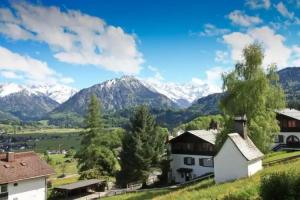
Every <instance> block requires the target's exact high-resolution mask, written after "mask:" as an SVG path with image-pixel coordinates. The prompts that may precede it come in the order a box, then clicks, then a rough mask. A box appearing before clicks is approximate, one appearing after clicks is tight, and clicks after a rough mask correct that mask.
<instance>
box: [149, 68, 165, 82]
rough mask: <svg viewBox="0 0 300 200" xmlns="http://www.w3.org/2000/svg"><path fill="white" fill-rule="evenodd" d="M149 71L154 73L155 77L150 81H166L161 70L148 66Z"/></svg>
mask: <svg viewBox="0 0 300 200" xmlns="http://www.w3.org/2000/svg"><path fill="white" fill-rule="evenodd" d="M148 69H149V70H150V71H152V72H154V76H153V77H150V78H149V79H152V80H157V81H162V80H164V77H163V76H162V74H161V73H160V71H159V69H158V68H156V67H153V66H151V65H149V66H148Z"/></svg>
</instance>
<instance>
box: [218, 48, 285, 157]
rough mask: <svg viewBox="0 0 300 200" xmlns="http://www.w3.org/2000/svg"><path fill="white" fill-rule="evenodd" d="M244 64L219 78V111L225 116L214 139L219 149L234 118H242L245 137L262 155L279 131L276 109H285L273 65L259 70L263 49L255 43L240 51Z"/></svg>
mask: <svg viewBox="0 0 300 200" xmlns="http://www.w3.org/2000/svg"><path fill="white" fill-rule="evenodd" d="M243 55H244V62H243V63H238V64H236V66H235V69H234V71H232V72H231V73H229V74H227V75H224V76H223V88H224V90H225V91H226V95H225V97H224V98H223V99H222V100H221V109H222V110H223V112H224V114H225V115H226V117H225V129H224V131H223V132H222V134H220V135H219V136H218V138H217V146H218V147H220V146H221V145H222V144H223V142H224V141H225V139H226V136H227V134H228V133H229V132H232V131H234V130H233V128H232V127H233V126H232V122H233V118H234V117H235V116H239V115H244V114H245V115H246V116H247V119H248V121H247V125H248V130H249V134H248V135H249V136H250V138H251V139H252V140H253V142H254V143H255V145H256V146H257V147H258V148H259V149H260V150H261V151H263V152H267V151H268V150H269V148H270V144H271V143H272V141H273V139H274V136H275V135H276V133H278V132H279V126H278V123H277V121H276V114H275V110H276V109H281V108H283V107H284V106H285V97H284V92H283V90H282V88H281V87H280V85H279V77H278V74H277V73H276V66H275V65H271V66H270V67H268V69H267V71H266V72H265V71H264V69H263V68H262V61H263V50H262V47H261V46H260V45H259V44H252V45H249V46H247V47H246V48H245V49H244V50H243Z"/></svg>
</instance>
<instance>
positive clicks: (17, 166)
mask: <svg viewBox="0 0 300 200" xmlns="http://www.w3.org/2000/svg"><path fill="white" fill-rule="evenodd" d="M54 173H55V172H54V170H53V169H52V168H51V167H50V166H49V165H48V164H47V163H46V162H44V161H42V160H41V159H40V158H39V156H38V155H37V154H35V153H34V152H20V153H13V152H9V153H2V154H0V200H23V199H24V200H27V199H28V200H29V199H35V200H45V199H47V177H48V176H50V175H52V174H54Z"/></svg>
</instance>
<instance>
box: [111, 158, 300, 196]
mask: <svg viewBox="0 0 300 200" xmlns="http://www.w3.org/2000/svg"><path fill="white" fill-rule="evenodd" d="M289 154H290V155H289ZM293 155H299V152H294V153H284V154H279V155H276V153H275V156H272V157H267V158H265V160H268V161H270V160H272V161H274V160H278V159H281V158H282V157H291V156H293ZM299 164H300V159H299V158H298V159H296V160H293V161H291V162H289V163H288V164H287V163H282V164H276V165H274V166H270V167H265V168H264V169H263V170H262V171H261V172H259V173H258V174H256V175H255V176H253V177H251V178H245V179H240V180H236V181H233V182H228V183H224V184H215V183H214V181H213V179H209V180H204V181H201V182H199V183H195V184H191V185H190V186H186V187H181V188H178V189H171V188H165V189H157V190H148V191H144V192H136V193H129V194H125V195H119V196H114V197H108V198H105V200H117V199H118V200H142V199H158V200H169V199H174V200H177V199H178V200H193V199H195V200H198V199H203V200H211V199H220V200H225V199H226V200H229V199H239V200H240V199H248V200H256V199H260V198H259V185H260V178H261V176H262V175H264V174H268V173H272V172H289V171H293V170H295V171H297V172H300V171H299V167H298V166H299ZM229 195H232V196H229ZM233 197H235V198H233Z"/></svg>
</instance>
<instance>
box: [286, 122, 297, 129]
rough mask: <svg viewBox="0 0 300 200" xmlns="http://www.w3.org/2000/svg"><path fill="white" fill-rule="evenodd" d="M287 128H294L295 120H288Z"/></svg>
mask: <svg viewBox="0 0 300 200" xmlns="http://www.w3.org/2000/svg"><path fill="white" fill-rule="evenodd" d="M288 127H289V128H295V127H296V120H289V121H288Z"/></svg>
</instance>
